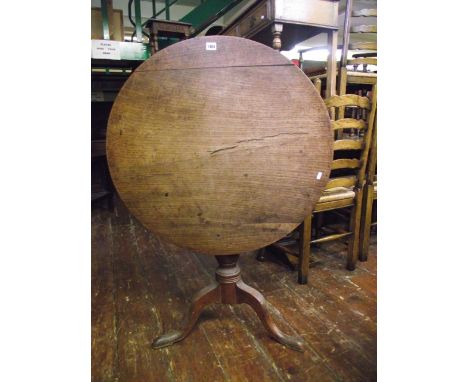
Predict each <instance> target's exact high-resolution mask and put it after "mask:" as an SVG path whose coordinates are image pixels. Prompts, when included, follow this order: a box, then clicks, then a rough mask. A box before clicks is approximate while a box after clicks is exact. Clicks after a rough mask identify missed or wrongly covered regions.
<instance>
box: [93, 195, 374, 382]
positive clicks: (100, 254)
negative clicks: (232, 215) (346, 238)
mask: <svg viewBox="0 0 468 382" xmlns="http://www.w3.org/2000/svg"><path fill="white" fill-rule="evenodd" d="M375 242H376V236H375V235H372V236H371V241H370V247H369V259H368V261H367V262H365V263H361V262H358V263H357V264H356V270H355V271H354V272H349V271H347V270H346V269H345V268H344V267H343V258H344V257H345V256H346V245H345V244H344V243H343V242H340V241H336V242H332V243H325V244H322V245H320V247H319V248H317V250H316V251H315V253H314V262H313V263H312V267H313V285H310V284H309V285H308V286H306V285H299V284H298V283H297V275H296V273H295V272H293V271H288V270H286V269H285V268H284V267H283V266H281V265H278V264H276V263H273V262H270V261H266V262H259V261H257V260H255V255H254V254H251V255H249V254H246V255H243V256H240V262H241V268H242V270H243V278H244V280H245V282H246V283H248V284H249V285H251V286H253V287H255V288H259V289H261V291H262V293H263V294H264V295H265V297H266V298H267V300H268V301H269V305H270V312H271V313H272V314H273V316H274V319H275V321H276V322H277V323H278V324H279V326H280V329H281V330H284V331H285V332H288V333H297V334H298V335H301V336H302V337H303V338H304V340H305V342H306V346H307V347H306V351H305V352H304V353H299V352H295V351H289V350H287V349H286V348H285V347H284V346H282V345H280V344H278V343H277V342H275V341H272V340H271V338H270V337H269V336H268V333H267V332H266V331H265V329H264V328H263V326H262V325H261V323H260V321H259V319H258V317H257V316H256V314H255V312H254V311H253V310H252V309H251V308H250V307H249V306H247V305H245V304H242V305H233V306H229V305H222V304H214V305H211V306H209V307H207V309H205V310H204V311H203V313H202V316H201V319H200V321H199V323H198V325H197V326H196V327H195V329H194V330H193V332H192V333H191V334H190V336H188V337H187V338H186V339H185V340H184V341H182V342H180V343H178V344H176V345H174V346H170V347H167V348H165V349H162V350H157V351H155V350H152V349H151V347H150V344H151V341H152V340H153V339H154V337H155V336H156V335H158V334H162V333H165V332H166V331H167V330H168V329H171V328H174V326H175V325H176V324H177V323H179V322H181V321H182V320H183V319H184V318H185V316H184V314H185V313H186V306H187V304H189V303H190V301H191V299H192V297H193V295H194V293H196V292H197V291H198V290H199V289H200V288H202V287H204V286H206V285H208V284H209V283H210V282H212V281H213V274H214V271H215V269H216V261H215V259H214V258H212V257H211V256H203V255H195V254H193V253H192V252H190V251H187V250H184V249H180V248H177V247H175V246H174V245H171V244H168V243H166V242H164V241H163V240H160V239H159V238H158V237H157V236H155V235H153V234H152V233H151V232H149V231H148V230H146V229H145V228H144V227H142V225H141V224H140V223H139V222H138V221H137V220H136V219H135V218H133V217H132V216H129V214H128V212H127V209H126V208H124V207H123V206H122V205H121V203H120V201H119V200H116V208H115V210H114V211H113V212H109V211H107V210H105V209H94V210H93V211H92V257H91V259H92V381H93V382H117V381H119V382H153V381H155V382H205V381H207V382H246V381H255V382H257V381H262V382H263V381H265V382H285V381H290V382H328V381H346V382H363V381H376V380H377V322H376V319H377V303H376V299H377V277H376V271H377V256H376V244H375ZM181 270H183V271H184V272H185V277H180V272H181Z"/></svg>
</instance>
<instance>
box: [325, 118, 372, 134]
mask: <svg viewBox="0 0 468 382" xmlns="http://www.w3.org/2000/svg"><path fill="white" fill-rule="evenodd" d="M331 124H332V129H333V131H335V130H342V129H359V130H360V129H365V128H366V126H367V125H366V121H364V120H363V119H354V118H343V119H338V120H337V121H331Z"/></svg>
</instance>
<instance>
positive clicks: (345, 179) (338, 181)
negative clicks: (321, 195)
mask: <svg viewBox="0 0 468 382" xmlns="http://www.w3.org/2000/svg"><path fill="white" fill-rule="evenodd" d="M357 181H358V179H357V177H356V176H340V177H338V178H333V179H330V180H329V181H328V183H327V185H326V186H325V190H329V189H331V188H336V187H346V188H351V187H354V186H356V184H357Z"/></svg>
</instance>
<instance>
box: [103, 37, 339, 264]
mask: <svg viewBox="0 0 468 382" xmlns="http://www.w3.org/2000/svg"><path fill="white" fill-rule="evenodd" d="M332 143H333V140H332V132H331V128H330V120H329V117H328V113H327V110H326V108H325V105H324V103H323V101H322V99H321V98H320V96H319V94H318V92H317V91H316V89H315V88H314V86H313V85H312V84H311V82H310V81H309V79H308V78H307V77H306V76H305V75H304V73H303V72H302V71H301V70H300V69H299V68H298V67H296V66H295V65H293V64H291V63H290V61H289V60H287V59H286V58H285V57H284V56H282V55H281V54H280V53H278V52H276V51H274V50H273V49H271V48H269V47H267V46H265V45H262V44H259V43H256V42H253V41H251V40H247V39H242V38H237V37H227V36H209V37H199V38H193V39H190V40H185V41H183V42H180V43H177V44H174V45H171V46H169V47H167V48H166V49H164V50H162V51H160V52H158V53H156V54H155V55H154V56H152V57H151V58H150V59H149V60H147V61H146V62H144V63H143V64H142V65H140V66H139V67H138V69H136V70H135V72H134V73H133V74H132V75H131V76H130V78H129V79H128V80H127V82H126V83H125V85H124V86H123V88H122V89H121V91H120V93H119V95H118V96H117V98H116V100H115V103H114V105H113V108H112V112H111V115H110V118H109V123H108V131H107V158H108V163H109V168H110V172H111V176H112V179H113V181H114V184H115V186H116V188H117V191H118V193H119V195H120V197H121V198H122V200H123V201H124V203H125V205H126V206H127V207H128V209H129V210H130V211H131V213H132V214H133V215H135V216H136V217H137V218H138V219H139V220H140V221H141V222H142V223H143V224H144V225H145V226H146V227H147V228H148V229H150V230H151V231H152V232H154V233H155V234H157V235H159V236H160V237H162V238H163V239H166V240H168V241H170V242H172V243H174V244H176V245H178V246H180V247H184V248H188V249H191V250H193V251H196V252H200V253H204V254H211V255H227V254H235V253H242V252H247V251H250V250H254V249H258V248H261V247H263V246H266V245H268V244H271V243H273V242H275V241H277V240H279V239H280V238H282V237H284V236H285V235H287V234H288V233H289V232H291V231H292V230H293V229H294V228H295V227H297V226H298V225H299V224H300V223H301V222H302V221H303V219H304V217H305V216H306V215H307V214H310V213H311V211H312V209H313V207H314V205H315V203H316V202H317V201H318V199H319V197H320V194H321V192H322V190H323V188H324V187H325V184H326V182H327V180H328V176H329V173H330V166H331V161H332V155H333V154H332Z"/></svg>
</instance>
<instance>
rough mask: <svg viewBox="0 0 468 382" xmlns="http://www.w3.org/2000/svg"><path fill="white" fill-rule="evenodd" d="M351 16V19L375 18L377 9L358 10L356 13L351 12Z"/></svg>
mask: <svg viewBox="0 0 468 382" xmlns="http://www.w3.org/2000/svg"><path fill="white" fill-rule="evenodd" d="M351 16H353V17H377V9H369V8H366V9H360V10H358V11H352V12H351Z"/></svg>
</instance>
